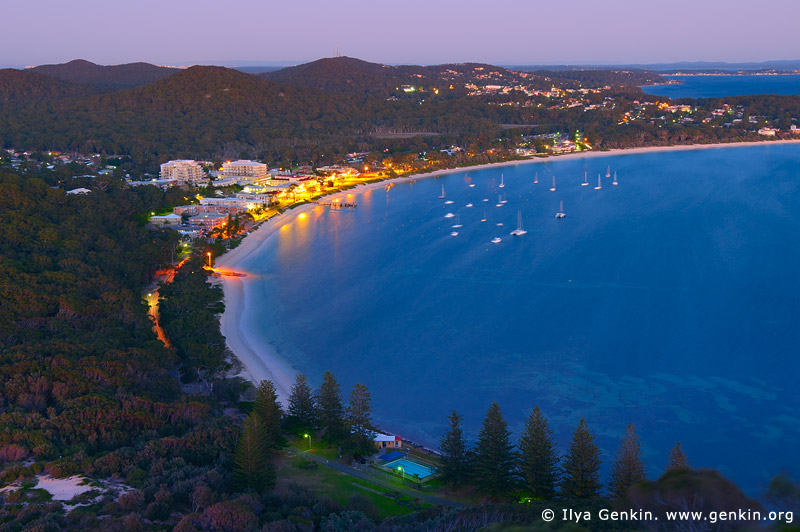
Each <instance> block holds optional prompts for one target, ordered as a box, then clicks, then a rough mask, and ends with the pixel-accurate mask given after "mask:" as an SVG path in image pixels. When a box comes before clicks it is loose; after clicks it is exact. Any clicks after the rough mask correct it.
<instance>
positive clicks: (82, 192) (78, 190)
mask: <svg viewBox="0 0 800 532" xmlns="http://www.w3.org/2000/svg"><path fill="white" fill-rule="evenodd" d="M90 192H91V190H89V189H88V188H73V189H72V190H68V191H67V194H80V195H82V196H83V195H86V194H89V193H90Z"/></svg>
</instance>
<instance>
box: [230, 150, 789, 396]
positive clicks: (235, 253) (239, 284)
mask: <svg viewBox="0 0 800 532" xmlns="http://www.w3.org/2000/svg"><path fill="white" fill-rule="evenodd" d="M775 144H780V145H786V144H800V139H792V140H775V141H758V142H736V143H719V144H689V145H676V146H658V147H650V148H630V149H616V150H608V151H590V152H578V153H571V154H565V155H559V156H556V157H546V158H535V159H524V160H514V161H503V162H498V163H488V164H481V165H476V166H462V167H458V168H448V169H443V170H437V171H434V172H427V173H422V174H413V175H408V176H399V177H394V178H387V179H383V180H380V181H375V182H372V183H364V184H360V185H357V186H356V187H355V188H352V189H348V190H340V191H336V192H331V193H330V194H326V195H325V196H323V197H329V196H336V195H337V194H361V193H364V192H367V191H369V190H373V189H376V188H380V187H384V186H386V184H388V183H393V182H397V181H403V180H410V179H423V178H430V177H436V176H441V175H448V174H454V173H460V172H469V171H470V170H485V169H489V168H496V167H503V166H512V165H519V164H532V163H533V164H536V163H545V162H552V161H559V160H562V159H564V158H570V159H581V158H597V157H609V156H617V155H639V154H644V153H657V152H670V151H694V150H705V149H715V148H741V147H753V146H770V145H775ZM315 207H317V205H316V204H315V203H307V204H303V205H300V206H298V207H296V208H294V209H291V210H288V211H285V212H283V213H281V214H280V215H278V216H274V217H273V218H270V219H269V220H266V221H265V222H264V223H262V224H261V225H260V226H259V227H258V228H257V229H256V230H255V231H254V232H253V233H251V234H249V235H247V236H245V238H244V239H243V240H242V242H241V244H240V245H239V246H238V247H236V248H235V249H233V250H231V251H229V252H227V253H225V254H224V255H222V256H220V257H219V258H218V259H217V264H218V265H220V266H225V267H226V268H229V269H240V268H238V267H237V266H238V265H239V264H240V263H241V262H242V261H243V260H245V259H246V258H247V257H249V256H250V255H252V254H253V253H256V252H257V251H258V250H259V249H260V248H261V246H262V245H263V244H264V243H265V242H266V241H267V240H268V239H269V238H270V236H272V235H273V234H274V233H275V232H277V231H278V230H279V229H280V228H281V227H282V226H283V225H284V224H285V223H287V222H289V221H291V220H293V219H294V217H295V216H297V215H298V214H300V213H303V212H307V211H309V210H311V209H313V208H315ZM220 282H221V283H222V286H223V290H224V294H225V296H224V302H225V311H224V312H223V314H222V317H221V318H220V329H221V331H222V335H223V336H224V337H225V339H226V343H227V344H228V348H229V349H230V350H231V351H232V352H233V353H234V355H235V356H236V358H238V359H239V360H240V361H241V362H242V364H243V365H244V368H245V370H244V372H243V373H242V374H241V376H243V377H245V378H248V379H249V380H251V381H253V382H258V381H260V380H265V379H269V380H271V381H272V382H273V383H274V384H275V387H276V389H277V392H278V396H279V398H280V399H281V400H282V401H283V402H284V404H286V399H287V398H288V396H289V391H290V389H291V387H292V385H293V383H294V374H295V372H294V370H293V368H292V367H291V365H290V364H289V363H288V362H287V361H285V360H283V359H282V358H281V357H280V355H279V354H278V353H277V350H276V349H275V347H274V346H273V345H271V344H266V345H265V344H263V343H262V342H259V341H255V340H254V339H253V338H252V336H251V335H248V333H247V331H246V329H245V327H243V326H242V325H241V321H242V317H243V316H245V315H248V314H251V309H250V306H249V305H248V303H250V302H252V301H253V299H254V297H253V292H252V290H251V289H250V287H251V286H252V285H251V283H252V277H228V276H224V277H222V278H221V279H220Z"/></svg>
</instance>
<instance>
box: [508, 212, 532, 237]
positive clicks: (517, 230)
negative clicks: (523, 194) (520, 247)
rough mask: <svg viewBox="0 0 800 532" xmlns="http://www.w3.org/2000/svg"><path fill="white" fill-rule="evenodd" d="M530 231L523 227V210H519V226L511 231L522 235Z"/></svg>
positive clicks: (515, 234)
mask: <svg viewBox="0 0 800 532" xmlns="http://www.w3.org/2000/svg"><path fill="white" fill-rule="evenodd" d="M527 233H528V232H527V231H526V230H525V229H523V228H522V211H517V228H516V229H514V230H513V231H511V234H512V235H513V236H522V235H524V234H527Z"/></svg>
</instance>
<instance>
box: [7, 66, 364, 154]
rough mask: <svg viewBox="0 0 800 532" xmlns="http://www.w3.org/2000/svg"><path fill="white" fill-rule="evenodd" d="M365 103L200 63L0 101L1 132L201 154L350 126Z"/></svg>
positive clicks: (78, 144) (116, 148)
mask: <svg viewBox="0 0 800 532" xmlns="http://www.w3.org/2000/svg"><path fill="white" fill-rule="evenodd" d="M17 74H28V73H26V72H23V73H17ZM15 75H16V74H15ZM33 75H35V74H33ZM46 79H47V78H46ZM0 83H2V82H0ZM60 83H63V82H60ZM12 92H13V91H12ZM360 103H361V102H360V101H356V100H353V99H352V98H350V97H348V96H346V95H338V94H328V93H320V92H318V91H313V90H310V89H306V88H302V87H290V86H283V85H279V84H276V83H273V82H270V81H267V80H264V79H261V78H259V77H257V76H253V75H250V74H245V73H242V72H238V71H236V70H231V69H227V68H222V67H205V66H196V67H191V68H188V69H186V70H183V71H181V72H179V73H177V74H175V75H173V76H170V77H168V78H166V79H163V80H160V81H157V82H155V83H151V84H149V85H146V86H144V87H138V88H135V89H130V90H121V91H116V92H112V93H107V94H101V95H92V96H87V97H84V98H78V99H74V98H72V99H61V100H57V101H56V100H51V101H45V100H43V99H41V98H39V99H33V98H31V99H30V100H28V101H27V102H26V104H25V105H24V106H22V107H20V106H11V105H6V106H3V105H0V117H2V120H3V121H5V122H6V123H7V127H5V128H4V129H3V131H2V132H0V135H2V136H3V137H4V138H3V141H4V142H5V144H6V145H14V146H29V147H33V148H37V147H38V148H40V149H71V150H78V151H81V152H84V153H91V152H95V151H99V152H110V153H119V154H134V155H136V156H137V157H139V158H141V157H154V158H162V159H163V158H166V157H179V156H191V157H198V156H204V155H210V154H213V153H215V152H216V150H218V149H219V148H220V146H222V145H223V144H225V143H227V142H235V141H239V140H245V139H246V140H247V141H248V142H249V143H252V144H259V143H271V144H274V143H275V139H276V138H278V139H290V138H291V139H294V142H299V141H302V139H305V138H309V137H310V136H313V137H315V138H319V137H323V136H325V135H329V134H332V133H334V132H336V133H337V134H341V133H343V132H346V133H350V132H351V131H353V130H351V129H350V127H351V126H352V125H354V124H359V122H358V121H357V120H356V116H358V115H362V116H363V113H359V108H360V107H359V104H360Z"/></svg>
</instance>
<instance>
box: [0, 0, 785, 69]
mask: <svg viewBox="0 0 800 532" xmlns="http://www.w3.org/2000/svg"><path fill="white" fill-rule="evenodd" d="M0 13H1V14H2V18H3V22H4V24H3V26H4V28H3V31H2V33H0V65H38V64H44V63H59V62H64V61H68V60H70V59H76V58H82V59H88V60H90V61H94V62H96V63H101V64H117V63H126V62H131V61H147V62H151V63H156V64H173V65H188V64H194V63H201V64H225V65H237V64H271V63H276V62H287V61H288V62H304V61H308V60H313V59H318V58H320V57H330V56H332V55H333V54H334V52H335V50H336V49H338V50H339V51H340V52H341V53H342V54H343V55H349V56H352V57H358V58H361V59H365V60H368V61H375V62H383V63H416V64H434V63H444V62H463V61H484V62H490V63H502V64H558V63H573V64H574V63H582V64H590V63H606V64H608V63H639V62H641V63H654V62H672V61H697V60H703V61H729V62H742V61H764V60H771V59H800V31H798V28H797V21H798V20H800V2H798V1H797V0H769V1H762V2H757V1H756V2H754V1H750V0H663V1H660V2H657V1H655V0H639V1H636V0H591V1H589V0H571V1H549V0H548V1H543V0H498V1H495V2H491V1H481V2H476V1H474V0H460V1H456V0H426V1H422V0H400V1H398V0H394V1H391V2H388V1H385V0H372V1H366V0H362V1H360V2H356V1H354V0H338V1H333V0H281V1H275V0H225V1H223V0H157V1H156V0H127V1H125V0H72V1H64V0H26V1H24V2H22V1H17V2H8V3H7V4H6V5H4V6H3V9H2V11H1V12H0Z"/></svg>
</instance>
